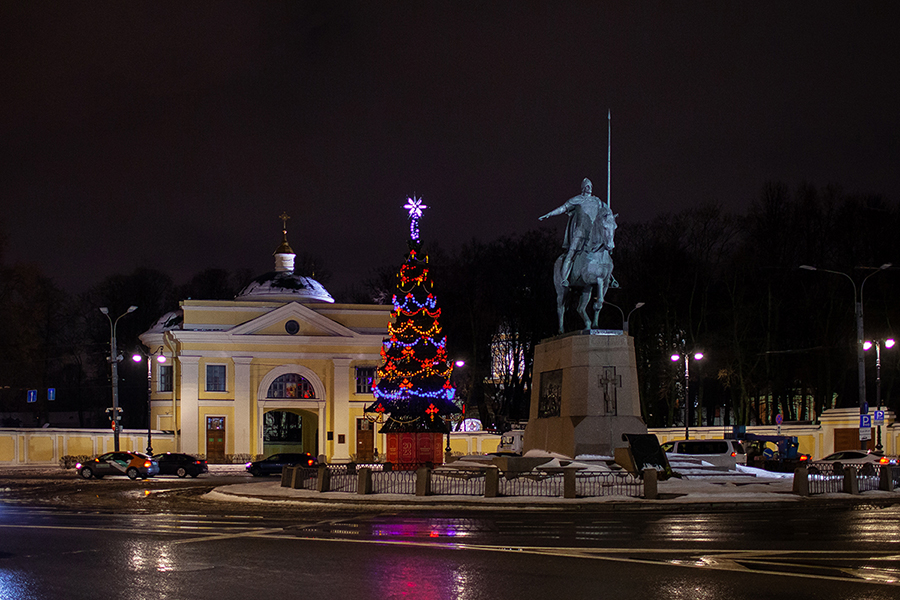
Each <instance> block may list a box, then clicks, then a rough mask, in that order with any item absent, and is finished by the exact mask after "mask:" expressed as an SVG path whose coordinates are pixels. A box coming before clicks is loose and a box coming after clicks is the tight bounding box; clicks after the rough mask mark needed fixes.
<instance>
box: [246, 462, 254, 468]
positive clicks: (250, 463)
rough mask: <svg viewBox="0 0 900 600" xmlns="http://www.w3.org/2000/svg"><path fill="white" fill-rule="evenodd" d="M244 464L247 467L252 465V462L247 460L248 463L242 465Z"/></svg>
mask: <svg viewBox="0 0 900 600" xmlns="http://www.w3.org/2000/svg"><path fill="white" fill-rule="evenodd" d="M244 466H245V467H247V468H248V469H249V468H250V467H252V466H253V463H252V462H248V463H247V464H246V465H244Z"/></svg>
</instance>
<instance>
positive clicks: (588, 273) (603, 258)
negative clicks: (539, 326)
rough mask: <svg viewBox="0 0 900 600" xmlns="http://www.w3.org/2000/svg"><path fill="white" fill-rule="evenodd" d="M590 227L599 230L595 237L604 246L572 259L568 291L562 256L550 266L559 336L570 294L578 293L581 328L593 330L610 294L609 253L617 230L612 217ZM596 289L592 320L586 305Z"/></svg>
mask: <svg viewBox="0 0 900 600" xmlns="http://www.w3.org/2000/svg"><path fill="white" fill-rule="evenodd" d="M593 227H595V228H599V231H598V233H599V234H600V239H601V240H602V241H603V243H602V245H601V246H600V247H599V248H598V249H596V250H590V249H589V248H584V249H582V250H581V251H579V252H578V253H577V254H576V255H575V259H574V261H573V262H572V272H571V273H570V274H569V285H568V287H567V286H564V285H563V284H562V280H563V273H562V265H563V260H564V259H565V254H562V255H560V257H559V258H558V259H556V263H555V264H554V265H553V285H554V287H555V288H556V313H557V315H558V317H559V333H564V330H563V316H564V315H565V312H566V300H567V298H568V295H569V292H570V291H575V290H578V291H579V292H580V293H581V298H580V299H579V301H578V308H577V312H578V314H579V315H581V318H582V319H584V328H585V329H596V328H597V320H598V318H599V315H600V308H601V307H602V306H603V299H604V298H605V297H606V292H607V291H608V290H609V287H610V284H611V282H613V281H614V280H613V278H612V271H613V261H612V258H611V257H610V255H609V251H610V250H611V249H612V248H613V247H614V246H615V244H614V243H613V234H614V232H615V229H616V221H615V216H614V215H610V218H607V219H601V220H599V222H595V223H594V224H593ZM595 287H596V290H597V299H596V301H595V302H594V306H593V308H594V317H593V319H591V318H590V317H589V316H588V313H587V305H588V302H590V299H591V295H592V294H593V292H594V288H595Z"/></svg>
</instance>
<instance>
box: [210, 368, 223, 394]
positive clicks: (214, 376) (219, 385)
mask: <svg viewBox="0 0 900 600" xmlns="http://www.w3.org/2000/svg"><path fill="white" fill-rule="evenodd" d="M206 391H207V392H224V391H226V390H225V365H206Z"/></svg>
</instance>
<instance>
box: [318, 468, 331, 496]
mask: <svg viewBox="0 0 900 600" xmlns="http://www.w3.org/2000/svg"><path fill="white" fill-rule="evenodd" d="M316 491H318V492H330V491H331V471H329V470H328V466H327V465H319V481H317V482H316Z"/></svg>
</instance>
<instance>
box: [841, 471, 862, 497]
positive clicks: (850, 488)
mask: <svg viewBox="0 0 900 600" xmlns="http://www.w3.org/2000/svg"><path fill="white" fill-rule="evenodd" d="M844 493H845V494H858V493H859V480H858V479H857V478H856V469H854V468H853V467H844Z"/></svg>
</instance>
